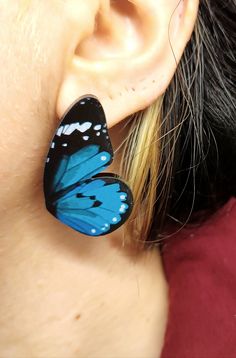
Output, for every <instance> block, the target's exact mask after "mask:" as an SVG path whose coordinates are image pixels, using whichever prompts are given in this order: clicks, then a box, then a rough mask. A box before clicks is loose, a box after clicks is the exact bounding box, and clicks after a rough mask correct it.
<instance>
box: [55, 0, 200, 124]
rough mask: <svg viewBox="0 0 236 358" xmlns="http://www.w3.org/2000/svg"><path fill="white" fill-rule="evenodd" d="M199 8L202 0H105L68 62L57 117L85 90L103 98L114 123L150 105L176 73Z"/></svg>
mask: <svg viewBox="0 0 236 358" xmlns="http://www.w3.org/2000/svg"><path fill="white" fill-rule="evenodd" d="M105 5H106V6H105ZM104 6H105V7H104ZM197 10H198V0H185V1H183V0H182V1H180V0H145V1H140V0H136V1H135V0H132V2H131V1H128V0H117V1H115V2H114V1H107V2H105V3H104V2H103V1H101V7H99V8H98V11H97V13H96V14H95V16H94V30H93V31H92V32H91V33H90V34H89V35H88V36H87V37H85V38H83V39H82V40H81V38H80V40H78V44H77V46H76V49H74V52H73V53H72V54H71V57H70V58H71V60H70V61H69V62H67V64H66V68H65V75H64V78H63V80H62V83H61V87H60V90H59V96H58V103H57V112H58V116H59V117H61V116H62V114H63V113H64V112H65V110H66V108H68V107H69V105H70V104H71V103H72V102H73V101H74V100H76V99H77V98H78V97H80V96H81V95H84V94H86V93H93V94H94V95H96V96H97V97H98V98H99V99H100V101H101V102H102V104H103V107H104V109H105V113H106V116H107V119H108V126H109V127H112V126H113V125H115V124H117V123H118V122H119V121H121V120H122V119H124V118H125V117H127V116H129V115H130V114H132V113H135V112H137V111H139V110H142V109H144V108H146V107H147V106H148V105H150V104H151V103H152V102H153V101H155V100H156V99H157V98H158V97H159V96H160V95H161V94H163V93H164V91H165V90H166V88H167V86H168V84H169V83H170V81H171V78H172V77H173V75H174V72H175V70H176V66H177V63H178V62H179V60H180V58H181V56H182V53H183V51H184V48H185V46H186V44H187V42H188V40H189V38H190V36H191V33H192V30H193V27H194V23H195V19H196V16H197ZM78 27H79V23H78Z"/></svg>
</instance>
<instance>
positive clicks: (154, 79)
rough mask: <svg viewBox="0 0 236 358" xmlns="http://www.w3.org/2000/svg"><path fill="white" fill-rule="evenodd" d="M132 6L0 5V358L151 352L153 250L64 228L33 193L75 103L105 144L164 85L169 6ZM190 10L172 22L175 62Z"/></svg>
mask: <svg viewBox="0 0 236 358" xmlns="http://www.w3.org/2000/svg"><path fill="white" fill-rule="evenodd" d="M132 3H133V5H132V6H130V3H129V2H128V1H117V2H116V5H114V2H110V1H99V0H67V1H53V0H51V1H46V0H42V1H40V2H38V1H36V0H35V1H32V2H31V4H30V6H29V8H28V9H27V10H26V11H25V13H23V14H21V15H19V14H20V7H21V2H20V1H15V0H0V20H1V28H0V46H1V55H0V67H1V82H0V93H1V96H0V101H1V106H0V110H1V129H2V131H1V136H0V168H1V169H0V183H1V187H0V198H1V207H0V297H1V301H0V302H1V304H0V356H1V357H4V358H8V357H9V358H15V357H17V358H18V357H57V358H58V357H70V358H73V357H103V358H105V357H129V358H131V357H148V358H149V357H158V356H159V355H160V352H161V348H162V345H163V340H164V333H165V329H166V322H167V318H168V285H167V282H166V279H165V275H164V271H163V266H162V261H161V257H160V253H159V250H158V248H156V249H152V250H149V251H143V252H141V253H138V252H137V251H136V250H135V249H134V248H132V247H128V246H127V247H126V246H124V245H123V240H122V234H123V230H122V228H121V229H120V230H117V231H116V232H115V233H113V234H111V235H108V236H106V237H102V238H96V239H95V238H89V237H85V236H83V235H81V234H79V233H76V232H75V231H73V230H72V229H70V228H67V227H66V226H64V225H63V224H61V223H60V222H58V221H57V220H56V219H55V218H53V217H52V216H51V215H50V214H49V213H48V212H47V211H46V209H45V204H44V197H43V188H42V178H43V169H44V161H45V156H46V154H47V151H48V146H49V143H50V140H51V138H52V135H53V132H54V131H55V129H56V127H57V125H58V123H59V118H60V117H61V116H62V114H63V112H64V111H65V110H66V109H67V107H68V106H69V105H70V104H71V103H72V102H73V101H74V100H75V99H76V98H78V97H80V96H81V95H84V94H86V93H92V94H94V95H96V96H98V98H99V99H100V100H101V102H102V104H103V106H104V109H105V112H106V115H107V121H108V127H109V128H110V130H111V137H112V141H113V143H114V145H116V144H117V143H119V142H120V141H121V140H122V134H120V136H117V126H122V121H123V120H124V118H125V117H126V116H127V115H129V114H131V113H134V112H136V111H138V110H140V109H143V108H145V107H146V106H147V105H149V104H151V102H152V101H153V100H154V99H156V98H157V97H158V96H159V95H161V94H162V93H163V92H164V90H165V89H166V87H167V86H168V83H169V81H170V80H171V77H172V75H173V73H174V71H175V68H176V62H175V61H174V60H173V53H172V51H171V50H170V46H169V42H168V35H167V34H168V25H169V20H168V21H167V19H170V17H171V15H172V14H173V10H174V9H175V7H176V5H177V4H178V1H177V0H165V1H164V0H163V1H161V0H158V1H154V0H152V1H151V0H145V2H144V1H133V2H132ZM117 4H118V5H117ZM109 5H111V7H109ZM197 5H198V2H197V1H193V0H192V1H191V0H189V1H186V2H185V3H184V4H182V5H181V6H180V8H179V9H178V11H176V12H175V16H173V18H172V25H171V27H170V30H171V33H170V35H171V36H172V38H173V41H174V43H175V48H174V49H175V55H176V60H177V61H178V60H179V59H180V57H181V54H182V52H183V50H184V47H185V46H186V43H187V41H188V39H189V37H190V35H191V31H192V28H193V25H194V21H195V18H196V14H197ZM115 6H116V7H115ZM117 6H118V7H117ZM160 8H161V9H162V10H163V12H162V14H161V15H159V11H158V9H160ZM150 14H151V15H150ZM109 19H112V20H113V21H110V20H109ZM96 21H99V24H100V25H99V27H98V28H96V27H95V23H96ZM140 23H142V24H143V25H142V26H137V24H139V25H140ZM146 24H149V27H148V26H144V25H146ZM147 29H148V30H147ZM121 31H124V33H122V32H121ZM177 31H178V36H177V37H176V33H177ZM158 33H161V35H162V36H159V35H158ZM108 34H109V36H108ZM129 34H130V35H129ZM154 34H155V36H154ZM164 34H165V35H164ZM124 39H125V41H124ZM134 39H135V40H134ZM124 64H127V66H126V67H125V68H124ZM151 83H152V87H150V86H151V85H150V84H151ZM131 87H132V88H133V89H134V90H133V89H132V90H131ZM121 133H122V132H121ZM116 164H118V163H116V162H115V164H114V167H116Z"/></svg>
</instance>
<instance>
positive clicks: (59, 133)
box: [57, 126, 63, 137]
mask: <svg viewBox="0 0 236 358" xmlns="http://www.w3.org/2000/svg"><path fill="white" fill-rule="evenodd" d="M62 131H63V126H61V127H59V128H58V130H57V135H58V136H59V137H60V136H61V134H62Z"/></svg>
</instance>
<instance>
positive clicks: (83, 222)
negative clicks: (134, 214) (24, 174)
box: [54, 176, 132, 236]
mask: <svg viewBox="0 0 236 358" xmlns="http://www.w3.org/2000/svg"><path fill="white" fill-rule="evenodd" d="M54 206H55V216H56V217H57V218H58V219H59V220H60V221H61V222H63V223H64V224H66V225H68V226H70V227H72V228H73V229H75V230H77V231H80V232H82V233H84V234H86V235H92V236H100V235H104V234H107V233H108V232H112V231H114V230H116V228H117V227H119V226H120V225H122V224H123V223H124V222H125V221H126V219H127V217H128V216H129V214H130V211H131V209H132V194H131V192H130V191H129V190H127V187H126V185H125V184H124V183H123V182H122V181H120V180H118V179H116V178H114V177H105V176H103V177H100V178H99V177H97V178H94V179H90V180H87V181H86V182H84V183H83V184H79V185H78V186H77V187H75V188H74V189H73V190H71V191H69V192H68V193H63V194H62V196H61V197H60V198H58V199H57V200H56V203H55V205H54Z"/></svg>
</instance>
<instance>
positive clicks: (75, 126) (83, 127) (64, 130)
mask: <svg viewBox="0 0 236 358" xmlns="http://www.w3.org/2000/svg"><path fill="white" fill-rule="evenodd" d="M91 127H92V123H91V122H84V123H83V124H80V123H79V122H76V123H72V124H66V125H64V126H60V127H59V128H58V130H57V135H58V136H59V137H60V136H61V134H64V135H71V134H72V133H73V132H74V131H76V130H78V131H79V132H81V133H84V132H86V131H87V130H88V129H89V128H91Z"/></svg>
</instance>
